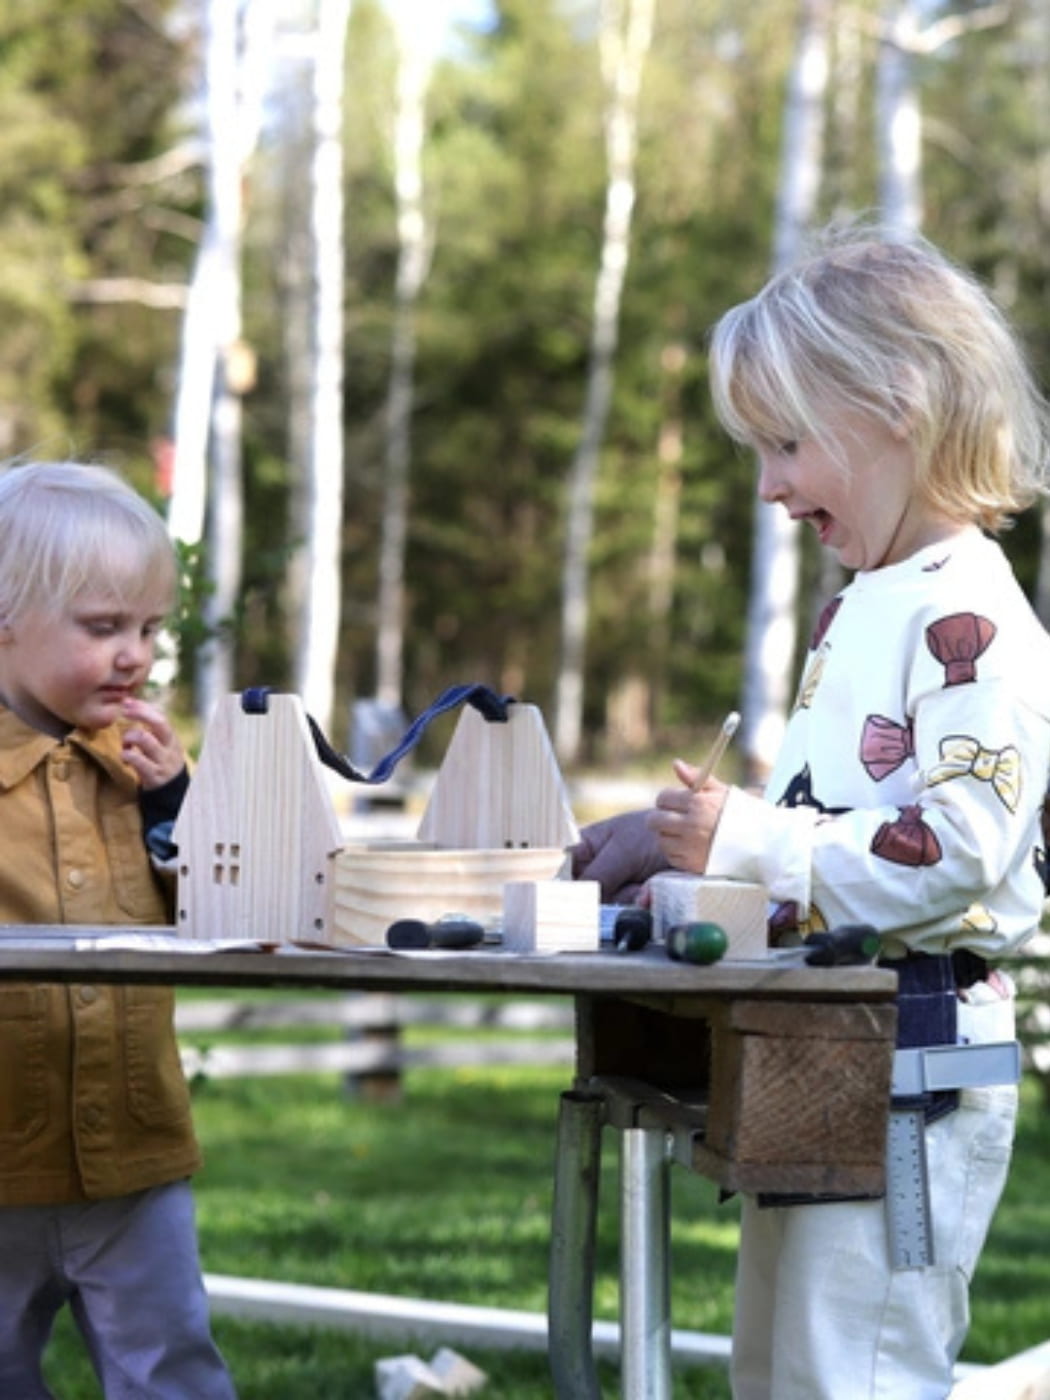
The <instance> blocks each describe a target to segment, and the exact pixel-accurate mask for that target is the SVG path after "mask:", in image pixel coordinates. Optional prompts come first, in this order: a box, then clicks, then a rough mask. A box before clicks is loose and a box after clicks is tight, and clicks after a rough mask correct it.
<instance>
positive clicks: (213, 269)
mask: <svg viewBox="0 0 1050 1400" xmlns="http://www.w3.org/2000/svg"><path fill="white" fill-rule="evenodd" d="M203 18H204V34H205V64H204V111H205V125H206V150H207V191H206V194H207V198H206V214H205V226H204V231H203V235H202V238H201V246H200V250H199V253H198V258H197V264H196V267H195V270H194V276H193V279H192V282H191V285H190V289H189V292H188V294H187V301H186V314H185V318H184V323H183V344H182V353H181V366H180V375H179V387H178V392H177V397H176V406H175V450H174V459H175V460H174V474H173V490H172V497H171V501H170V503H169V509H168V529H169V532H170V533H171V535H172V537H173V538H174V539H178V540H183V541H185V542H186V543H188V544H197V543H199V542H200V541H201V540H202V539H203V538H204V536H205V534H207V550H206V564H207V577H208V581H209V584H210V589H211V591H210V593H209V596H208V598H207V600H206V602H205V605H204V613H205V620H206V622H207V623H208V624H209V626H210V628H211V630H212V636H211V637H210V638H209V640H208V641H207V642H206V643H205V644H204V645H203V646H202V647H201V650H200V653H199V655H198V666H197V697H196V700H197V712H198V715H199V716H200V718H201V719H202V720H205V721H206V720H207V718H208V716H209V715H210V713H211V711H212V709H213V707H214V705H215V702H216V701H217V700H218V699H219V698H220V697H221V696H222V695H224V694H225V693H226V692H227V691H229V690H230V689H232V688H233V637H232V632H231V631H230V629H229V627H228V626H227V623H228V620H229V619H230V617H231V616H232V614H233V612H234V609H235V607H236V602H237V596H238V593H239V590H240V580H241V552H242V536H243V514H244V511H243V492H242V484H241V397H240V396H241V393H242V392H243V389H244V387H245V385H243V384H242V383H239V382H238V379H237V375H236V374H235V373H234V371H233V368H232V367H233V365H234V364H235V363H242V362H243V355H244V347H243V345H242V342H241V327H242V323H241V289H240V259H241V230H242V225H243V220H244V211H243V205H242V186H243V182H244V176H245V171H246V167H247V165H248V162H249V160H250V158H251V156H252V153H253V152H254V150H255V147H256V145H257V142H258V132H259V126H260V121H261V113H262V93H263V74H264V72H265V69H266V65H267V62H268V59H269V53H270V48H271V41H272V36H273V29H274V24H275V18H276V12H275V10H274V7H273V6H272V5H252V4H251V3H250V0H205V6H204V16H203ZM209 445H210V460H209ZM209 468H210V469H209Z"/></svg>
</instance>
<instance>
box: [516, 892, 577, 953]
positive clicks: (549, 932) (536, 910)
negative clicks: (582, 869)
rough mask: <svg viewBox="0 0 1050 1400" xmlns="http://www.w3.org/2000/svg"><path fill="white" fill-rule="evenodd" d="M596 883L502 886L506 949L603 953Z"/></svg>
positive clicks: (521, 951)
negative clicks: (600, 949) (600, 946)
mask: <svg viewBox="0 0 1050 1400" xmlns="http://www.w3.org/2000/svg"><path fill="white" fill-rule="evenodd" d="M600 899H601V896H600V892H599V886H598V882H597V880H511V881H508V882H507V884H505V885H504V886H503V946H504V948H506V949H508V950H509V951H511V952H514V953H566V952H578V953H579V952H588V953H593V952H596V951H597V950H598V947H599V945H600V943H601V909H600Z"/></svg>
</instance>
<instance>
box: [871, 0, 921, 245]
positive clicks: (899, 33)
mask: <svg viewBox="0 0 1050 1400" xmlns="http://www.w3.org/2000/svg"><path fill="white" fill-rule="evenodd" d="M918 33H919V7H918V0H886V4H885V7H884V9H883V15H882V34H881V36H880V40H879V61H878V66H877V70H876V75H875V139H876V144H877V148H878V157H879V206H880V208H881V210H882V217H883V219H884V220H885V222H886V223H887V224H888V225H889V226H890V227H891V228H897V229H902V230H914V229H919V228H921V226H922V213H923V211H922V117H921V112H920V105H919V90H918V84H917V82H916V78H915V54H916V50H917V47H918V44H917V40H918Z"/></svg>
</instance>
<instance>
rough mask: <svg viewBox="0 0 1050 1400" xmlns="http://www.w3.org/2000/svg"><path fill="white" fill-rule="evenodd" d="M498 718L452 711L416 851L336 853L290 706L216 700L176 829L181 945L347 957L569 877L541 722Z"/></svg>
mask: <svg viewBox="0 0 1050 1400" xmlns="http://www.w3.org/2000/svg"><path fill="white" fill-rule="evenodd" d="M507 715H508V718H507V720H506V721H505V722H493V721H490V720H488V719H486V718H484V717H483V716H482V715H480V714H479V713H478V712H477V711H476V710H474V709H471V708H467V709H464V710H463V711H462V713H461V715H460V717H459V720H458V722H457V726H456V729H455V731H454V733H453V736H452V740H451V742H450V744H449V748H448V752H447V754H446V757H445V760H444V762H443V763H442V765H441V769H440V771H439V773H438V776H437V779H436V781H435V785H434V789H433V792H432V795H431V798H430V801H429V804H428V806H427V808H426V811H425V812H424V814H423V818H422V822H421V824H420V827H419V832H418V837H417V839H416V840H414V841H380V842H375V843H360V842H357V843H354V844H347V843H345V841H344V838H343V836H342V834H341V831H340V827H339V821H338V818H337V816H336V813H335V810H334V807H333V804H332V801H331V798H330V795H329V789H328V786H327V781H326V777H325V774H324V771H323V765H322V763H321V760H320V758H319V757H318V754H317V748H316V745H315V743H314V740H313V736H312V734H311V732H310V728H309V725H308V722H307V719H306V715H305V712H304V710H303V707H302V702H301V701H300V699H299V698H298V697H297V696H294V695H274V694H269V695H267V696H266V703H265V706H264V707H258V708H253V709H245V707H244V704H243V703H242V699H241V697H240V696H239V695H231V696H228V697H226V699H225V700H224V701H223V702H221V704H220V705H219V706H218V708H217V710H216V714H215V717H214V719H213V720H212V721H211V723H210V724H209V726H208V730H207V733H206V734H205V740H204V745H203V749H202V752H201V757H200V762H199V764H198V767H197V771H196V773H195V775H194V778H193V781H192V783H191V784H190V790H189V793H188V795H187V798H186V801H185V803H184V805H183V809H182V812H181V814H180V816H179V820H178V823H177V825H176V829H175V841H176V843H177V845H178V847H179V893H178V911H177V922H178V926H179V931H180V932H181V933H182V934H184V935H185V936H188V937H201V938H219V937H222V938H245V939H253V940H260V941H264V942H274V943H282V942H292V941H308V942H324V943H330V944H332V945H334V946H341V947H347V946H354V945H369V944H372V945H380V944H382V943H383V941H384V938H385V934H386V930H387V928H388V927H389V925H390V924H391V923H393V922H394V920H395V919H399V918H419V919H424V920H427V921H432V920H435V919H438V918H441V917H442V916H443V915H446V914H451V913H455V914H463V915H466V916H468V917H470V918H473V919H476V920H478V921H479V922H482V923H485V924H495V923H498V922H500V920H501V918H502V912H503V899H504V890H505V887H506V886H508V885H509V884H514V885H516V884H520V883H523V882H524V883H525V884H532V883H533V882H546V881H550V880H553V879H556V878H560V877H562V876H565V875H567V874H568V868H567V867H568V857H567V854H566V853H567V848H568V847H569V846H571V845H572V844H573V843H574V842H575V841H576V840H577V839H578V831H577V827H576V823H575V821H574V819H573V816H572V812H571V809H570V806H569V802H568V798H567V795H566V792H565V787H564V783H563V780H562V776H561V773H560V770H559V768H558V764H557V761H556V759H555V756H554V752H553V749H552V747H551V744H550V740H549V737H548V735H547V731H546V727H545V726H544V723H543V719H542V716H541V714H540V712H539V710H538V709H537V708H536V707H535V706H533V705H526V704H511V705H509V706H508V709H507ZM588 893H590V894H592V895H593V893H594V891H593V890H592V891H589V892H588ZM596 916H597V906H596V897H595V904H594V917H595V919H596ZM595 937H596V935H595Z"/></svg>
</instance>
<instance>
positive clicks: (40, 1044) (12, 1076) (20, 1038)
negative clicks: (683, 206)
mask: <svg viewBox="0 0 1050 1400" xmlns="http://www.w3.org/2000/svg"><path fill="white" fill-rule="evenodd" d="M47 997H48V993H47V988H46V987H11V986H8V987H0V1154H2V1153H3V1152H4V1150H5V1148H6V1149H7V1150H8V1151H9V1150H10V1149H12V1148H14V1147H16V1146H17V1145H18V1144H20V1143H24V1142H28V1141H30V1139H32V1138H33V1137H35V1136H36V1135H37V1133H39V1132H40V1130H41V1129H42V1128H43V1126H44V1124H45V1123H46V1122H47V1053H46V1039H47Z"/></svg>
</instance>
